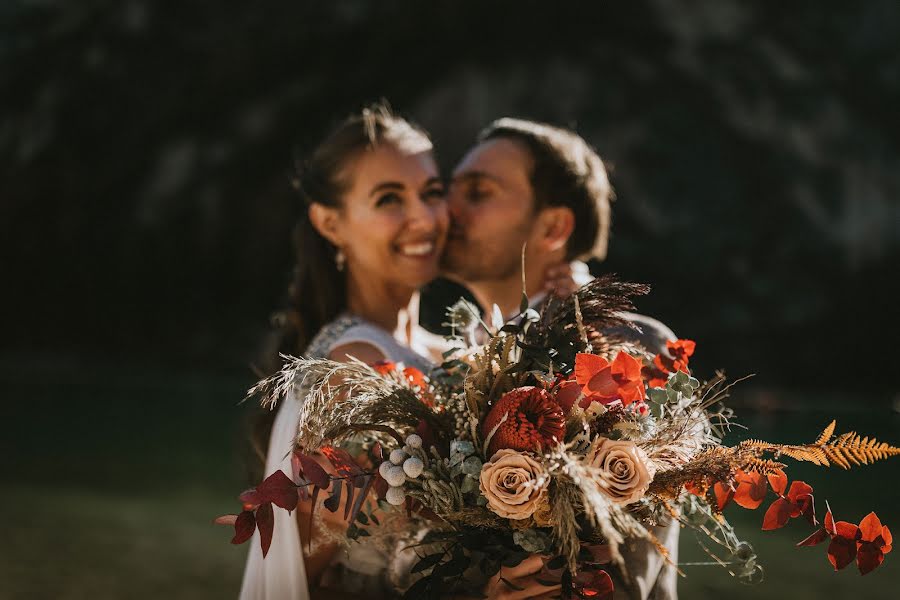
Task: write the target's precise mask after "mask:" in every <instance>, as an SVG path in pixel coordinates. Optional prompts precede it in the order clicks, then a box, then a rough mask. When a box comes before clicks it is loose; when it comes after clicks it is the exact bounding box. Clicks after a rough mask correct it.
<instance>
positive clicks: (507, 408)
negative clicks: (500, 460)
mask: <svg viewBox="0 0 900 600" xmlns="http://www.w3.org/2000/svg"><path fill="white" fill-rule="evenodd" d="M481 427H482V433H483V435H484V436H485V438H487V437H488V436H489V435H491V432H493V433H494V435H493V437H491V441H490V445H489V447H488V456H493V454H494V453H495V452H497V451H498V450H502V449H504V448H511V449H513V450H524V451H532V450H537V449H539V448H541V447H545V446H548V445H550V444H552V443H553V442H554V441H556V442H561V441H562V440H563V435H564V434H565V429H566V418H565V415H564V414H563V409H562V408H561V407H560V405H559V404H557V402H556V400H554V399H553V397H552V396H550V394H549V393H548V392H547V391H546V390H544V389H542V388H537V387H531V386H527V387H520V388H516V389H514V390H512V391H510V392H507V393H505V394H503V396H502V397H501V398H500V400H498V401H497V403H496V404H494V406H493V408H491V411H490V412H489V413H488V415H487V417H486V418H485V420H484V423H482V426H481ZM495 428H496V431H495Z"/></svg>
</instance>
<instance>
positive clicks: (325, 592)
mask: <svg viewBox="0 0 900 600" xmlns="http://www.w3.org/2000/svg"><path fill="white" fill-rule="evenodd" d="M350 357H353V358H356V359H359V360H361V361H363V362H365V363H368V364H372V363H376V362H378V361H380V360H384V358H385V357H384V355H383V354H382V353H381V352H380V351H379V350H378V349H377V348H375V347H374V346H372V345H371V344H366V343H362V342H356V343H352V344H344V345H341V346H338V347H336V348H334V349H333V350H332V351H331V353H330V354H329V355H328V358H329V359H331V360H336V361H340V362H348V361H349V360H350ZM313 458H315V460H316V462H318V463H319V465H321V466H322V468H323V469H325V471H326V472H328V473H329V474H332V475H333V474H335V470H334V467H333V466H332V464H331V463H330V462H329V461H328V459H326V458H325V457H324V456H322V455H321V454H314V455H313ZM326 498H328V493H327V490H323V492H322V493H320V494H319V502H318V503H319V506H318V507H315V510H318V511H319V515H320V516H321V517H322V518H321V520H320V521H319V520H317V522H318V523H324V524H325V526H326V527H328V528H330V529H332V530H333V531H335V532H338V533H343V532H344V531H346V529H347V527H348V525H349V524H348V523H347V521H346V520H345V519H344V518H343V516H344V504H345V503H346V501H347V495H346V494H344V495H343V496H342V497H341V504H340V506H339V507H338V509H337V510H336V511H334V512H331V511H329V510H325V509H324V508H323V507H322V506H321V503H322V502H323V501H324V500H325V499H326ZM313 508H314V507H313V506H312V502H311V501H310V500H305V501H302V502H300V504H298V506H297V525H298V527H299V530H300V543H301V544H302V546H303V548H307V547H308V546H309V544H310V541H311V540H312V541H313V542H315V541H316V538H321V537H322V536H323V535H327V534H326V533H325V532H322V531H319V530H318V529H317V528H316V526H315V525H314V524H312V523H311V518H310V515H311V514H312V512H313ZM313 545H316V544H315V543H314V544H313ZM339 549H340V545H339V544H337V543H320V544H318V547H317V550H316V552H315V553H313V554H312V555H310V556H306V555H304V557H303V563H304V566H305V567H306V579H307V581H308V584H309V591H310V594H311V595H312V597H313V598H316V597H322V598H336V599H340V598H342V596H341V592H339V591H335V590H329V589H321V590H320V589H319V582H320V580H321V578H322V575H323V574H324V573H325V570H326V569H328V567H329V566H330V565H331V563H332V562H333V561H334V557H335V555H336V554H337V552H338V550H339Z"/></svg>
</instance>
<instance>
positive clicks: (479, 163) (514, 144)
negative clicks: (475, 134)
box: [453, 138, 532, 181]
mask: <svg viewBox="0 0 900 600" xmlns="http://www.w3.org/2000/svg"><path fill="white" fill-rule="evenodd" d="M531 162H532V158H531V154H530V153H529V151H528V148H526V147H525V145H524V144H522V143H521V142H518V141H516V140H511V139H507V138H497V139H492V140H486V141H484V142H481V143H480V144H478V145H476V146H475V147H474V148H472V149H471V150H469V152H467V153H466V155H465V156H463V158H462V160H461V161H460V162H459V164H458V165H456V168H455V169H453V179H475V178H479V177H487V178H489V179H495V180H498V181H505V180H506V181H508V180H515V179H520V178H525V179H526V180H527V179H528V173H529V170H530V169H531Z"/></svg>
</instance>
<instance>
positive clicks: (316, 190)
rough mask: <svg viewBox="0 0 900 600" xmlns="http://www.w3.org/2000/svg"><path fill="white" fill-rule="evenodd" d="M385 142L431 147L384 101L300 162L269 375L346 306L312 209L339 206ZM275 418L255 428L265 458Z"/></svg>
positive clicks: (265, 362) (265, 364)
mask: <svg viewBox="0 0 900 600" xmlns="http://www.w3.org/2000/svg"><path fill="white" fill-rule="evenodd" d="M380 144H390V145H392V146H394V147H396V148H397V149H399V150H401V151H403V152H409V153H411V154H417V153H419V152H427V151H429V150H431V149H432V144H431V139H430V138H429V137H428V134H427V133H426V132H425V131H424V130H423V129H421V128H419V127H418V126H416V125H413V124H412V123H410V122H409V121H407V120H405V119H403V118H402V117H399V116H397V115H395V114H394V113H393V112H392V111H391V108H390V106H388V104H387V103H386V102H379V103H376V104H373V105H370V106H368V107H366V108H364V109H363V110H362V111H360V112H359V113H356V114H353V115H351V116H349V117H347V118H346V119H345V120H344V121H343V122H342V123H341V124H340V125H338V127H337V128H336V129H334V130H333V131H332V132H331V133H330V134H329V135H328V136H327V137H326V138H325V139H324V140H323V141H322V142H321V143H320V144H319V145H318V146H317V147H316V149H315V150H314V151H313V152H312V154H311V155H310V156H309V158H308V159H307V160H306V161H304V162H302V163H301V164H300V165H299V168H298V173H297V177H296V178H295V180H294V186H295V187H296V188H297V190H298V191H299V192H300V197H301V199H302V203H303V204H302V209H301V211H300V219H299V222H298V223H297V225H296V227H295V228H294V232H293V241H294V257H295V264H294V269H293V274H292V277H291V282H290V285H289V286H288V294H287V296H288V297H287V306H286V307H285V308H284V309H283V310H281V311H279V312H277V313H276V314H275V315H274V317H273V325H274V326H275V329H276V331H275V340H274V341H273V342H272V343H270V344H267V346H268V348H269V350H268V351H264V354H265V356H263V359H262V361H261V362H262V364H261V365H260V366H261V367H262V370H263V371H265V372H266V373H271V372H274V371H276V370H277V369H278V368H280V366H281V358H280V356H279V354H280V353H284V354H292V355H295V356H296V355H299V354H301V353H302V352H303V351H304V350H305V348H306V347H307V345H308V344H309V343H310V341H312V339H313V337H315V335H316V333H318V331H319V330H320V329H321V328H322V327H323V326H324V325H326V324H327V323H329V322H330V321H332V320H333V319H334V318H335V317H337V316H338V315H339V314H340V313H341V312H343V311H344V310H346V308H347V290H346V278H345V276H344V275H343V274H342V273H340V272H339V271H338V268H337V265H336V262H335V257H336V253H337V248H335V247H334V246H333V245H332V244H331V243H330V242H329V241H328V240H326V239H325V238H324V237H323V236H322V235H321V234H319V232H318V231H316V229H315V228H314V227H313V225H312V222H311V221H310V219H309V207H310V206H311V205H312V204H313V203H318V204H322V205H324V206H329V207H333V208H340V207H341V206H342V202H343V198H344V195H345V194H346V193H347V191H348V190H349V189H350V188H351V187H352V186H353V176H352V174H353V166H354V165H355V163H356V160H357V159H358V158H359V157H360V156H361V155H362V154H363V153H364V152H366V151H368V150H371V149H373V148H375V147H376V146H378V145H380ZM274 418H275V411H274V410H273V411H267V412H266V414H265V415H264V417H263V418H262V419H261V420H260V422H259V423H258V424H257V426H256V427H254V430H255V431H254V434H253V438H254V447H255V449H256V451H257V452H258V453H259V454H260V455H261V456H263V457H265V453H266V447H267V446H268V439H269V433H270V431H271V427H272V422H273V421H274Z"/></svg>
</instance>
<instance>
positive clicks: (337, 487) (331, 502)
mask: <svg viewBox="0 0 900 600" xmlns="http://www.w3.org/2000/svg"><path fill="white" fill-rule="evenodd" d="M342 483H343V481H341V480H340V479H338V480H337V481H335V482H334V492H332V494H331V496H329V497H328V499H327V500H325V502H323V503H322V506H324V507H325V508H327V509H328V510H330V511H331V512H335V511H336V510H337V509H338V508H339V507H340V505H341V492H343V491H344V486H343V485H341V484H342Z"/></svg>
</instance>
